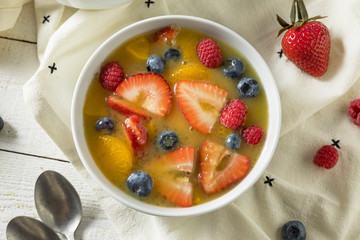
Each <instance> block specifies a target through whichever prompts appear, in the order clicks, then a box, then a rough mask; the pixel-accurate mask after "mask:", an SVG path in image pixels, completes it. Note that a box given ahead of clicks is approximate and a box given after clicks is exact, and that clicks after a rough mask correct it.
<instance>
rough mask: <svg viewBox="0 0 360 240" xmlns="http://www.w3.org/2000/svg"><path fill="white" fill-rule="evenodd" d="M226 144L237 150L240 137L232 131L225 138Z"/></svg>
mask: <svg viewBox="0 0 360 240" xmlns="http://www.w3.org/2000/svg"><path fill="white" fill-rule="evenodd" d="M226 146H227V147H228V148H229V149H231V150H237V149H239V147H240V137H239V136H238V135H237V134H235V133H233V134H230V135H229V136H228V137H227V138H226Z"/></svg>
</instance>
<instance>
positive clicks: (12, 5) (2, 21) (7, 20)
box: [0, 0, 30, 32]
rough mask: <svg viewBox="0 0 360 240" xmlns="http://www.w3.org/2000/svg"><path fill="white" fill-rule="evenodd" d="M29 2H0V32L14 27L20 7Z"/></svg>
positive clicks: (3, 0)
mask: <svg viewBox="0 0 360 240" xmlns="http://www.w3.org/2000/svg"><path fill="white" fill-rule="evenodd" d="M27 2H30V0H0V32H1V31H5V30H8V29H11V28H13V27H14V25H15V23H16V20H17V18H18V17H19V15H20V12H21V9H22V6H23V5H24V4H25V3H27Z"/></svg>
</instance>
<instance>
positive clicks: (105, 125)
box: [95, 117, 114, 131]
mask: <svg viewBox="0 0 360 240" xmlns="http://www.w3.org/2000/svg"><path fill="white" fill-rule="evenodd" d="M95 127H96V129H97V130H99V131H101V130H108V131H112V130H113V129H114V122H113V121H112V120H111V119H110V118H108V117H102V118H100V119H99V120H97V122H96V124H95Z"/></svg>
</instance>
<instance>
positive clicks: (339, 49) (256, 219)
mask: <svg viewBox="0 0 360 240" xmlns="http://www.w3.org/2000/svg"><path fill="white" fill-rule="evenodd" d="M153 2H154V3H152V4H150V6H149V7H148V6H147V4H146V3H145V2H144V1H137V0H134V1H132V2H131V3H128V4H125V5H122V6H119V7H117V8H113V9H109V10H101V11H100V10H99V11H86V10H75V9H72V8H68V7H64V6H62V5H60V4H58V3H56V2H53V1H50V0H35V10H36V17H37V22H38V55H39V58H40V67H39V69H38V70H37V72H36V73H35V74H34V76H33V77H32V78H31V79H30V80H29V81H28V82H27V83H26V85H25V86H24V88H23V90H24V96H25V100H26V102H27V104H28V105H29V107H30V108H31V109H32V111H33V113H34V115H35V118H36V120H37V121H38V122H39V124H40V125H41V126H42V127H43V128H44V129H45V131H46V132H47V133H48V134H49V136H50V137H52V139H53V140H54V141H55V142H56V143H57V144H58V146H59V147H60V148H61V150H62V151H63V152H64V153H65V154H66V156H67V157H68V158H69V159H70V161H71V162H72V164H73V165H74V166H75V167H76V169H77V170H78V171H79V173H80V174H81V175H82V176H83V177H84V179H85V181H86V183H88V185H89V186H90V187H91V189H92V190H93V191H94V194H95V196H96V197H97V198H98V200H99V203H100V204H101V206H102V207H103V209H104V211H105V212H106V213H107V214H108V216H109V218H110V219H111V220H112V222H113V223H114V225H115V226H116V228H117V230H118V232H119V239H281V227H282V225H283V224H284V223H285V222H287V221H290V220H299V221H301V222H302V223H303V224H304V225H305V227H306V230H307V236H308V239H358V238H359V235H360V227H359V225H360V207H359V204H358V203H359V201H360V171H359V169H360V163H359V159H360V148H359V143H360V128H359V127H358V126H355V125H353V124H352V121H351V119H350V117H349V116H348V115H347V107H348V105H349V103H350V101H351V100H353V99H356V98H360V79H359V76H360V71H359V60H360V43H359V40H358V39H359V37H360V2H359V1H358V0H347V1H345V2H346V4H345V2H344V1H335V0H331V1H327V0H306V1H305V2H306V5H307V8H308V11H309V15H310V16H315V15H319V14H321V15H325V16H328V18H326V19H324V20H322V22H323V23H325V24H326V25H327V26H328V28H329V30H330V33H331V38H332V43H331V52H330V62H329V70H328V72H327V73H326V74H325V75H324V76H323V77H321V78H313V77H311V76H309V75H307V74H305V73H303V72H301V71H300V70H299V69H298V68H297V67H296V66H294V65H293V64H292V63H291V62H290V61H288V60H287V59H286V57H285V56H282V57H280V54H278V52H279V51H280V49H281V37H280V38H276V35H277V32H278V30H279V28H280V26H279V25H278V23H277V22H276V19H275V14H276V13H278V14H279V15H281V16H283V17H284V18H286V17H287V16H288V15H289V12H290V7H291V2H292V1H290V0H267V1H263V0H243V1H237V0H222V1H216V0H213V1H208V0H197V1H191V0H183V1H177V0H154V1H153ZM167 14H183V15H193V16H198V17H203V18H206V19H209V20H213V21H215V22H218V23H220V24H223V25H225V26H226V27H229V28H230V29H232V30H234V31H236V32H237V33H239V34H240V35H241V36H243V37H244V38H245V39H246V40H248V41H249V42H250V44H252V45H253V46H254V47H255V48H256V49H257V50H258V52H259V53H260V54H261V55H262V56H263V58H264V59H265V61H266V62H267V64H268V65H269V67H270V69H271V71H272V72H273V75H274V77H275V80H276V82H277V85H278V88H279V91H280V96H281V104H282V112H283V121H282V131H281V138H280V140H279V144H278V148H277V150H276V152H275V155H274V157H273V159H272V161H271V163H270V165H269V167H268V169H267V170H266V172H265V173H264V175H263V177H262V178H260V180H259V181H258V182H257V183H256V184H255V185H254V187H252V188H251V189H250V190H248V191H247V192H246V193H245V194H243V195H242V196H240V197H239V198H238V199H237V200H236V201H234V202H233V203H231V204H229V205H228V206H226V207H224V208H222V209H220V210H218V211H215V212H212V213H209V214H206V215H203V216H197V217H190V218H180V219H174V218H163V217H155V216H148V215H146V214H142V213H138V212H136V211H134V210H132V209H129V208H127V207H126V206H123V205H122V204H120V203H118V202H116V201H115V200H113V199H112V198H111V197H110V196H109V195H108V194H106V193H105V192H104V191H102V190H101V189H100V188H99V187H98V186H97V185H96V184H95V183H94V182H93V181H92V180H91V178H90V177H89V175H88V174H87V173H86V171H85V169H84V167H83V166H82V164H81V161H80V160H79V158H78V155H77V153H76V149H75V147H74V144H73V140H72V135H71V128H70V106H71V100H72V94H73V90H74V87H75V84H76V81H77V78H78V76H79V74H80V71H81V69H82V67H83V66H84V64H85V62H86V60H87V59H88V58H89V56H90V55H91V54H92V53H93V52H94V50H95V49H96V48H97V47H98V46H99V45H100V44H101V43H102V42H103V41H104V40H105V39H107V38H108V37H109V36H111V35H112V34H113V33H115V32H116V31H118V30H119V29H121V28H123V27H125V26H127V25H129V24H131V23H133V22H136V21H138V20H142V19H145V18H149V17H153V16H159V15H167ZM270 104H271V103H270ZM331 139H334V140H340V142H339V145H340V147H341V149H339V150H338V151H339V154H340V159H339V162H338V164H337V165H336V166H335V167H334V168H333V169H331V170H325V169H321V168H318V167H317V166H315V165H314V164H313V163H312V158H313V156H314V154H315V153H316V151H317V150H318V149H319V148H320V147H321V146H322V145H326V144H331V143H332V141H331ZM268 179H271V180H268ZM269 182H270V183H271V184H269Z"/></svg>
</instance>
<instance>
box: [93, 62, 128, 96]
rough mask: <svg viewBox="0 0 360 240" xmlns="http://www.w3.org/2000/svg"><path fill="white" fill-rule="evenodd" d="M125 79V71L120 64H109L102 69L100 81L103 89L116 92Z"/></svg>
mask: <svg viewBox="0 0 360 240" xmlns="http://www.w3.org/2000/svg"><path fill="white" fill-rule="evenodd" d="M123 79H124V70H123V68H122V67H121V65H120V64H119V63H118V62H108V63H107V64H106V65H105V66H104V67H102V68H101V71H100V77H99V81H100V84H101V86H103V88H105V89H107V90H109V91H115V90H116V88H117V86H118V85H119V83H120V82H121V81H122V80H123Z"/></svg>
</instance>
